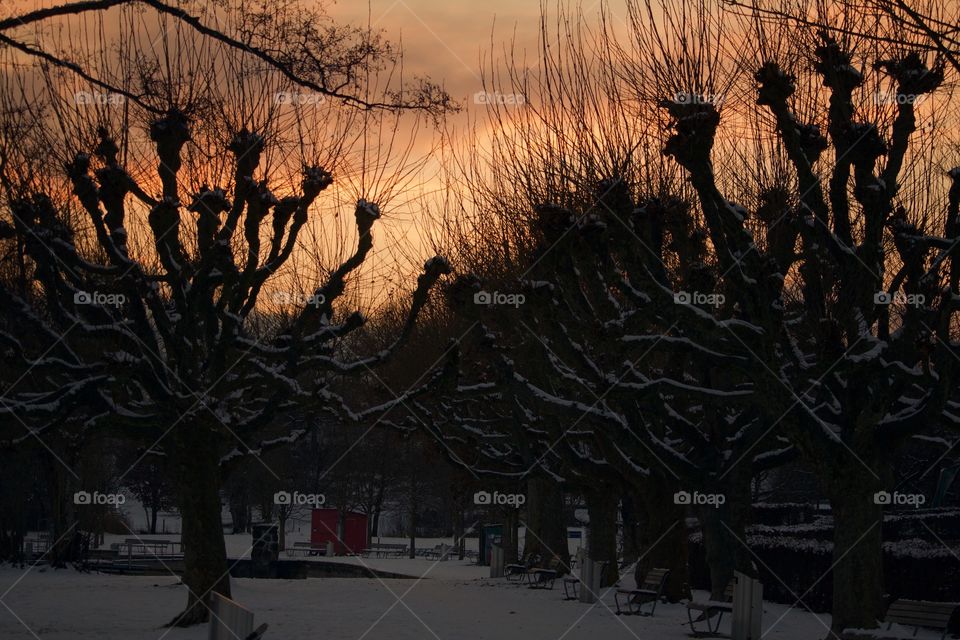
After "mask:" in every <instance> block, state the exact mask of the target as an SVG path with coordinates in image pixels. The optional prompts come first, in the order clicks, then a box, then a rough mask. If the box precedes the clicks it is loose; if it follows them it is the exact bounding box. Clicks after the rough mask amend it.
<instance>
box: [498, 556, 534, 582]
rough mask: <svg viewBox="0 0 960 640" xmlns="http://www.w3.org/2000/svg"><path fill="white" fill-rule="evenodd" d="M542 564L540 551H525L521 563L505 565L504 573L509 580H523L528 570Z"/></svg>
mask: <svg viewBox="0 0 960 640" xmlns="http://www.w3.org/2000/svg"><path fill="white" fill-rule="evenodd" d="M538 564H540V554H539V553H525V554H524V555H523V558H522V559H521V561H520V563H519V564H508V565H506V566H504V567H503V575H504V577H505V578H506V579H507V580H513V579H514V578H516V579H517V580H523V579H524V578H525V577H526V575H527V572H528V571H529V570H530V569H532V568H533V567H535V566H537V565H538Z"/></svg>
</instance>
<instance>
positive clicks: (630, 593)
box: [613, 565, 670, 616]
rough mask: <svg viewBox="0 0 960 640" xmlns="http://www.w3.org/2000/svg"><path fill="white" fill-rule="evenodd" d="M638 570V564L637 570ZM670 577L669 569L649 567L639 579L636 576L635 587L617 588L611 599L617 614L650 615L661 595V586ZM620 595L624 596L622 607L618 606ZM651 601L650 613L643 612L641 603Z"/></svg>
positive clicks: (655, 608)
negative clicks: (645, 573)
mask: <svg viewBox="0 0 960 640" xmlns="http://www.w3.org/2000/svg"><path fill="white" fill-rule="evenodd" d="M639 570H640V567H639V565H638V566H637V571H639ZM668 577H670V569H651V570H650V571H648V572H647V575H646V577H644V578H643V580H641V579H640V578H639V576H636V578H635V579H636V582H637V588H636V589H617V591H616V593H615V594H614V596H613V601H614V603H615V604H616V605H617V615H635V616H652V615H653V612H654V611H656V610H657V601H658V600H659V599H660V598H661V597H662V596H663V587H664V586H665V585H666V584H667V578H668ZM620 596H626V598H625V600H624V608H623V609H621V608H620ZM648 602H652V603H653V606H652V607H651V608H650V613H644V611H643V605H645V604H647V603H648Z"/></svg>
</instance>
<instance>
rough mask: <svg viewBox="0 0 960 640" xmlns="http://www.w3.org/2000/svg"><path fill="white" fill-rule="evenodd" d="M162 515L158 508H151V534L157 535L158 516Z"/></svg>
mask: <svg viewBox="0 0 960 640" xmlns="http://www.w3.org/2000/svg"><path fill="white" fill-rule="evenodd" d="M159 513H160V509H158V508H156V507H151V508H150V533H151V534H156V533H157V515H158V514H159Z"/></svg>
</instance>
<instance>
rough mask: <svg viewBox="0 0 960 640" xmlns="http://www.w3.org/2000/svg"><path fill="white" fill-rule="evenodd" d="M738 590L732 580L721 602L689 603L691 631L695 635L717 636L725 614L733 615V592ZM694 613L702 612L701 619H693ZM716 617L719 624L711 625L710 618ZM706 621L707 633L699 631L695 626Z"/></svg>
mask: <svg viewBox="0 0 960 640" xmlns="http://www.w3.org/2000/svg"><path fill="white" fill-rule="evenodd" d="M736 588H737V581H736V580H731V581H730V582H728V583H727V586H726V588H725V589H724V590H723V598H722V599H721V600H707V601H706V602H693V601H692V600H691V601H690V602H688V603H687V620H689V621H690V631H692V632H693V635H695V636H705V635H717V633H718V631H719V629H720V621H721V620H723V614H724V613H733V592H734V590H736ZM694 611H699V612H700V617H698V618H697V619H696V620H694V619H693V612H694ZM715 615H716V616H717V622H716V624H714V625H711V624H710V618H712V617H713V616H715ZM704 620H705V621H706V623H707V630H706V631H705V632H704V631H702V630H698V629H697V628H696V625H695V623H697V622H701V621H704Z"/></svg>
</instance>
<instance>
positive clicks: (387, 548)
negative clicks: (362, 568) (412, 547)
mask: <svg viewBox="0 0 960 640" xmlns="http://www.w3.org/2000/svg"><path fill="white" fill-rule="evenodd" d="M406 551H407V545H405V544H390V543H386V542H374V543H371V544H370V546H369V547H367V548H366V549H364V550H363V551H361V552H360V553H361V554H363V557H365V558H369V557H370V556H371V554H372V555H374V556H375V557H377V558H389V557H394V558H399V557H400V556H402V555H403V554H404V553H405V552H406Z"/></svg>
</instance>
